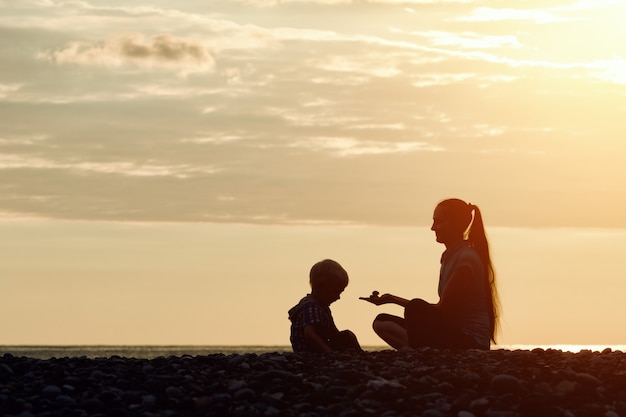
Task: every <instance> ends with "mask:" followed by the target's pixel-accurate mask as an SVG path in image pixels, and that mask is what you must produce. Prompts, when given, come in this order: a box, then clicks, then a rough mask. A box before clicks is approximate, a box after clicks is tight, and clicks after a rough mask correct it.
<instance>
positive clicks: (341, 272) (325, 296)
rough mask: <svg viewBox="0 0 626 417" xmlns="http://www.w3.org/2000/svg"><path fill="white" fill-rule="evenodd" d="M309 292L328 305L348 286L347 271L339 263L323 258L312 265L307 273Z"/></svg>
mask: <svg viewBox="0 0 626 417" xmlns="http://www.w3.org/2000/svg"><path fill="white" fill-rule="evenodd" d="M309 282H310V284H311V293H312V294H313V296H314V297H315V298H316V299H317V300H318V301H320V302H322V303H324V304H326V305H330V304H331V303H333V302H334V301H337V300H338V299H339V296H340V295H341V293H342V292H343V290H344V289H345V288H346V287H347V286H348V273H347V272H346V270H345V269H343V267H342V266H341V265H339V263H337V262H335V261H333V260H332V259H324V260H323V261H320V262H318V263H316V264H315V265H313V267H312V268H311V272H310V273H309Z"/></svg>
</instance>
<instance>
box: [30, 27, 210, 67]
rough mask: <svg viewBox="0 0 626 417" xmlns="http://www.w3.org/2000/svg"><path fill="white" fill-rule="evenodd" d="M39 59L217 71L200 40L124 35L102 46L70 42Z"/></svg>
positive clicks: (138, 34) (103, 64)
mask: <svg viewBox="0 0 626 417" xmlns="http://www.w3.org/2000/svg"><path fill="white" fill-rule="evenodd" d="M39 57H40V58H42V59H49V60H51V61H53V62H56V63H57V64H78V65H93V66H103V67H121V66H124V65H133V66H137V67H140V68H144V69H145V68H148V69H151V68H163V69H170V70H174V71H177V72H179V73H180V74H181V75H187V74H190V73H197V72H210V71H213V69H214V68H215V60H214V58H213V56H212V55H211V54H210V53H209V51H208V50H207V49H206V47H205V46H204V44H203V43H202V41H201V40H199V39H195V38H185V37H176V36H174V35H171V34H162V35H155V36H152V37H150V38H146V37H145V36H144V35H143V34H141V33H121V34H117V35H113V36H111V37H109V38H107V39H106V40H104V41H102V42H89V41H76V42H71V43H70V44H68V45H67V46H66V47H65V48H63V49H60V50H57V51H47V52H44V53H42V54H40V55H39Z"/></svg>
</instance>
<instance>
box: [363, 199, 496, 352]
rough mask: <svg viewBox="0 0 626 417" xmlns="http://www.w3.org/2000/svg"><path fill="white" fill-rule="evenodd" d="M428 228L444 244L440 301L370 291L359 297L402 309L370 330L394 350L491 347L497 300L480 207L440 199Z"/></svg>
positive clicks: (380, 319)
mask: <svg viewBox="0 0 626 417" xmlns="http://www.w3.org/2000/svg"><path fill="white" fill-rule="evenodd" d="M472 213H473V216H472ZM431 230H433V231H434V232H435V235H436V239H437V242H439V243H443V244H444V245H445V247H446V250H445V252H444V253H443V255H442V257H441V271H440V274H439V302H438V303H437V304H430V303H428V302H426V301H424V300H422V299H419V298H416V299H413V300H410V301H409V300H407V299H405V298H401V297H398V296H395V295H392V294H383V295H379V293H378V291H374V292H373V293H372V295H371V296H369V297H361V299H363V300H366V301H369V302H370V303H373V304H376V305H381V304H390V303H391V304H398V305H400V306H402V307H404V318H401V317H397V316H392V315H390V314H385V313H383V314H379V315H378V316H377V317H376V319H375V320H374V323H373V328H374V331H375V332H376V334H378V335H379V336H380V337H381V338H382V339H383V340H384V341H385V342H387V343H388V344H389V345H390V346H392V347H394V348H395V349H404V348H407V347H410V348H416V347H422V346H431V347H436V348H451V349H489V347H490V341H494V343H495V334H496V329H497V327H498V310H499V301H498V292H497V289H496V281H495V274H494V271H493V266H492V264H491V259H490V256H489V244H488V242H487V236H486V235H485V229H484V226H483V219H482V216H481V214H480V210H479V209H478V207H477V206H475V205H473V204H468V203H466V202H464V201H463V200H459V199H456V198H454V199H448V200H444V201H442V202H440V203H439V204H438V205H437V207H436V208H435V212H434V214H433V225H432V227H431Z"/></svg>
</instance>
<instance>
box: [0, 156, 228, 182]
mask: <svg viewBox="0 0 626 417" xmlns="http://www.w3.org/2000/svg"><path fill="white" fill-rule="evenodd" d="M5 169H62V170H70V171H77V172H83V173H98V174H116V175H122V176H128V177H175V178H188V177H190V176H194V175H198V174H214V173H216V172H218V171H219V169H218V168H214V167H193V166H189V165H159V164H154V163H146V164H137V163H133V162H125V161H119V162H55V161H51V160H48V159H44V158H38V157H28V156H19V155H11V154H0V170H5Z"/></svg>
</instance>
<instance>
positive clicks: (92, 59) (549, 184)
mask: <svg viewBox="0 0 626 417" xmlns="http://www.w3.org/2000/svg"><path fill="white" fill-rule="evenodd" d="M205 3H206V4H205ZM536 3H538V2H514V1H497V2H496V1H487V0H448V1H446V0H444V1H434V0H432V1H431V0H406V1H401V0H367V1H351V0H212V1H210V2H193V1H186V0H183V1H179V2H176V3H172V2H167V1H164V0H141V1H134V2H124V1H121V0H102V1H96V0H81V1H70V2H68V1H55V0H4V1H2V0H0V11H1V12H0V33H1V34H2V36H0V45H1V46H2V50H3V52H4V53H3V54H2V56H0V65H1V68H2V71H0V114H2V117H1V118H0V190H2V192H1V193H0V231H1V233H2V236H3V239H2V240H1V241H0V268H1V271H0V274H1V275H2V278H1V282H2V288H3V290H2V292H1V295H0V315H2V316H3V317H9V318H10V320H3V321H2V322H1V323H0V334H2V340H1V341H0V344H22V343H23V344H91V343H100V344H124V343H127V344H150V343H156V344H215V345H217V344H278V345H281V344H288V330H287V328H288V323H287V319H286V311H287V309H288V308H289V307H291V305H293V304H294V303H295V302H296V301H297V300H298V299H299V298H300V297H301V296H302V295H304V294H305V293H306V292H307V291H308V284H307V274H308V270H309V268H310V266H311V265H312V264H313V263H315V262H316V261H318V260H320V259H322V258H333V259H336V260H337V261H338V262H340V263H342V264H344V266H345V267H346V269H347V271H348V273H349V274H350V279H351V283H350V286H349V287H348V288H347V290H346V292H345V294H344V296H343V297H342V299H341V300H340V301H338V302H337V303H336V304H334V305H333V306H332V308H333V311H334V312H335V314H336V320H337V322H338V324H340V325H343V326H345V327H351V328H354V329H355V331H356V332H357V334H358V336H359V338H361V339H362V340H363V343H364V344H376V343H379V341H378V340H377V339H376V337H375V335H374V334H373V332H372V331H371V328H370V324H371V320H372V319H373V318H374V316H375V315H376V314H377V313H378V312H380V311H379V310H376V309H375V308H374V307H372V306H371V305H367V304H366V303H362V302H359V300H358V297H359V296H361V295H364V294H369V293H370V292H371V291H372V290H374V289H376V290H380V291H397V292H399V293H402V294H401V295H405V296H407V297H423V298H426V299H428V300H430V301H433V302H434V301H436V287H437V276H438V275H437V274H438V267H439V256H440V254H441V251H442V250H443V248H442V247H441V245H438V244H437V243H436V242H435V241H434V236H433V235H432V233H431V232H430V230H429V227H430V222H431V218H432V210H433V208H434V206H435V205H436V203H437V202H438V201H439V200H441V199H443V198H446V197H452V196H454V197H459V198H463V199H465V200H468V201H471V202H472V203H474V204H477V205H478V206H479V207H480V208H481V209H482V211H483V213H484V216H485V224H486V227H487V231H488V233H489V237H490V239H491V245H492V248H493V249H492V250H493V253H494V263H495V265H496V269H497V272H498V278H499V280H500V285H501V293H502V299H503V323H504V326H503V331H502V337H501V338H502V340H501V341H500V342H501V343H502V344H506V345H513V344H524V345H546V344H560V345H571V344H591V345H599V344H624V343H626V339H624V336H622V335H619V333H618V332H617V330H618V329H621V327H622V323H621V321H622V318H623V317H624V316H625V315H626V307H624V306H623V302H621V301H620V300H618V298H617V297H618V295H620V294H622V293H623V291H624V289H625V288H624V284H623V283H622V282H621V281H622V280H621V278H620V277H621V275H622V272H621V268H620V265H618V262H619V260H620V259H621V253H622V252H623V251H624V249H626V232H625V230H626V216H624V206H625V205H626V165H625V164H624V160H626V141H625V140H624V139H625V138H626V123H625V121H626V25H625V24H624V22H625V21H626V2H624V1H617V0H613V1H611V0H593V1H590V0H589V1H588V0H569V1H568V0H566V1H563V0H549V1H544V2H541V6H539V5H538V4H536ZM581 305H584V309H581V307H580V306H581ZM251 312H252V313H251ZM251 315H255V317H254V319H252V318H250V317H251ZM225 318H228V320H225ZM574 323H575V324H574Z"/></svg>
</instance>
